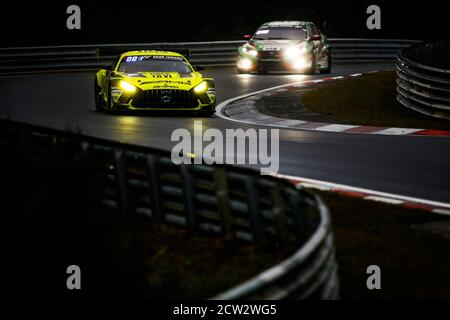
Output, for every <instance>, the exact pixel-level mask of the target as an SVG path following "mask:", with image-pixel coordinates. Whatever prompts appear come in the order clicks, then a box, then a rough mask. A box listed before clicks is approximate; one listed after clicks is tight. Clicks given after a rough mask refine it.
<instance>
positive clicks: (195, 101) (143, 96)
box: [94, 50, 216, 115]
mask: <svg viewBox="0 0 450 320" xmlns="http://www.w3.org/2000/svg"><path fill="white" fill-rule="evenodd" d="M198 70H201V68H200V67H197V68H194V67H193V66H192V65H191V64H190V63H189V61H188V59H186V58H185V57H184V56H183V55H182V54H181V53H177V52H171V51H159V50H158V51H157V50H146V51H130V52H126V53H123V54H121V55H120V56H119V57H118V58H117V59H116V61H115V62H114V63H113V65H112V66H109V67H105V68H104V69H101V70H99V71H98V72H97V73H96V75H95V84H94V92H95V108H96V110H98V111H106V112H114V111H119V110H140V111H166V110H178V111H192V112H194V113H196V114H200V115H212V114H213V113H214V112H215V105H216V91H215V83H214V80H213V79H211V78H203V76H202V74H201V73H200V72H198Z"/></svg>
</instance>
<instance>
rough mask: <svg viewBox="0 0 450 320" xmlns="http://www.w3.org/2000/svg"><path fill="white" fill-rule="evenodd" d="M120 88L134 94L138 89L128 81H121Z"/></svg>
mask: <svg viewBox="0 0 450 320" xmlns="http://www.w3.org/2000/svg"><path fill="white" fill-rule="evenodd" d="M119 85H120V88H122V89H123V90H124V91H125V92H127V93H134V92H135V91H136V87H135V86H133V85H132V84H130V83H128V82H126V81H120V84H119Z"/></svg>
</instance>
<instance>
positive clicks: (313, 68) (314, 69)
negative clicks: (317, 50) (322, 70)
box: [305, 53, 316, 74]
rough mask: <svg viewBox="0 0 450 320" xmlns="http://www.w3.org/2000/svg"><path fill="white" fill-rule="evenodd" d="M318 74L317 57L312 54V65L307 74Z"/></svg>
mask: <svg viewBox="0 0 450 320" xmlns="http://www.w3.org/2000/svg"><path fill="white" fill-rule="evenodd" d="M315 73H316V55H315V54H314V53H312V54H311V63H310V65H309V67H308V68H307V69H306V70H305V74H315Z"/></svg>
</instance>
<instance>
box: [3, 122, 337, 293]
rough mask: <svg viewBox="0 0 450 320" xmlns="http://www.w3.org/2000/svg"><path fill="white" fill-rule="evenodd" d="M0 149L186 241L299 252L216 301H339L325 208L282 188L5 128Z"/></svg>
mask: <svg viewBox="0 0 450 320" xmlns="http://www.w3.org/2000/svg"><path fill="white" fill-rule="evenodd" d="M0 149H1V152H2V154H3V155H6V156H8V157H15V156H17V157H18V158H20V159H25V161H27V162H29V164H27V163H25V164H23V163H22V162H21V165H22V166H25V167H29V166H31V164H36V163H39V162H44V163H47V164H48V163H69V164H70V166H69V167H71V168H76V167H77V166H80V165H81V164H82V165H83V167H82V168H85V169H86V170H87V172H90V174H92V175H93V176H94V178H93V181H94V182H93V183H92V182H91V183H92V185H90V186H86V187H88V188H87V189H89V190H91V191H89V192H92V193H93V194H92V196H93V197H92V198H93V199H95V200H94V201H95V207H96V208H97V210H100V211H102V212H108V213H115V216H116V215H119V216H122V217H127V216H129V215H143V216H146V217H148V218H149V219H152V220H153V221H155V222H157V223H172V224H176V225H180V226H183V227H185V228H188V229H189V230H191V231H192V232H193V233H194V234H195V233H212V234H215V235H216V236H217V235H219V236H222V237H226V238H236V239H242V241H260V240H271V241H276V242H278V243H280V244H282V243H286V242H291V243H292V242H294V243H296V244H297V246H298V248H299V249H298V251H297V252H296V253H295V254H294V255H292V256H291V257H290V258H288V259H286V260H285V261H283V262H281V263H280V264H278V265H276V266H274V267H272V268H271V269H269V270H267V271H265V272H263V273H262V274H260V275H259V276H256V277H255V278H253V279H250V280H248V281H246V282H245V283H242V284H241V285H238V286H236V287H234V288H232V289H230V290H227V291H226V292H223V293H221V294H219V295H217V296H216V297H214V298H219V299H245V298H248V299H283V298H289V299H304V298H317V299H334V298H337V297H338V281H337V273H336V263H335V257H334V249H333V238H332V234H331V229H330V223H329V216H328V212H327V208H326V207H325V205H324V204H323V203H322V202H321V200H320V199H319V198H318V197H317V196H315V195H313V194H311V193H309V192H306V191H305V190H303V189H301V188H300V189H298V188H296V187H294V185H293V184H291V183H289V182H288V181H286V180H281V179H278V178H275V177H270V176H261V175H259V172H258V171H256V170H250V169H243V168H240V167H239V168H238V167H233V166H207V165H174V164H173V163H172V161H171V158H170V153H169V152H163V151H160V150H155V149H150V148H145V147H139V146H132V145H125V144H120V143H117V142H110V141H106V140H101V139H96V138H92V137H86V136H83V135H81V134H77V133H71V132H63V131H58V130H54V129H48V128H41V127H37V126H33V125H28V124H20V123H15V122H12V121H7V120H0ZM13 159H14V158H13ZM12 161H13V162H14V160H12ZM17 170H21V168H18V169H17ZM83 170H84V169H83ZM21 183H26V182H25V181H23V182H21ZM61 187H62V188H63V186H61Z"/></svg>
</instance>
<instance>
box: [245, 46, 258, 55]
mask: <svg viewBox="0 0 450 320" xmlns="http://www.w3.org/2000/svg"><path fill="white" fill-rule="evenodd" d="M244 53H246V54H248V55H251V56H253V57H256V56H257V55H258V51H257V50H256V49H254V48H253V47H249V46H244Z"/></svg>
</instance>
